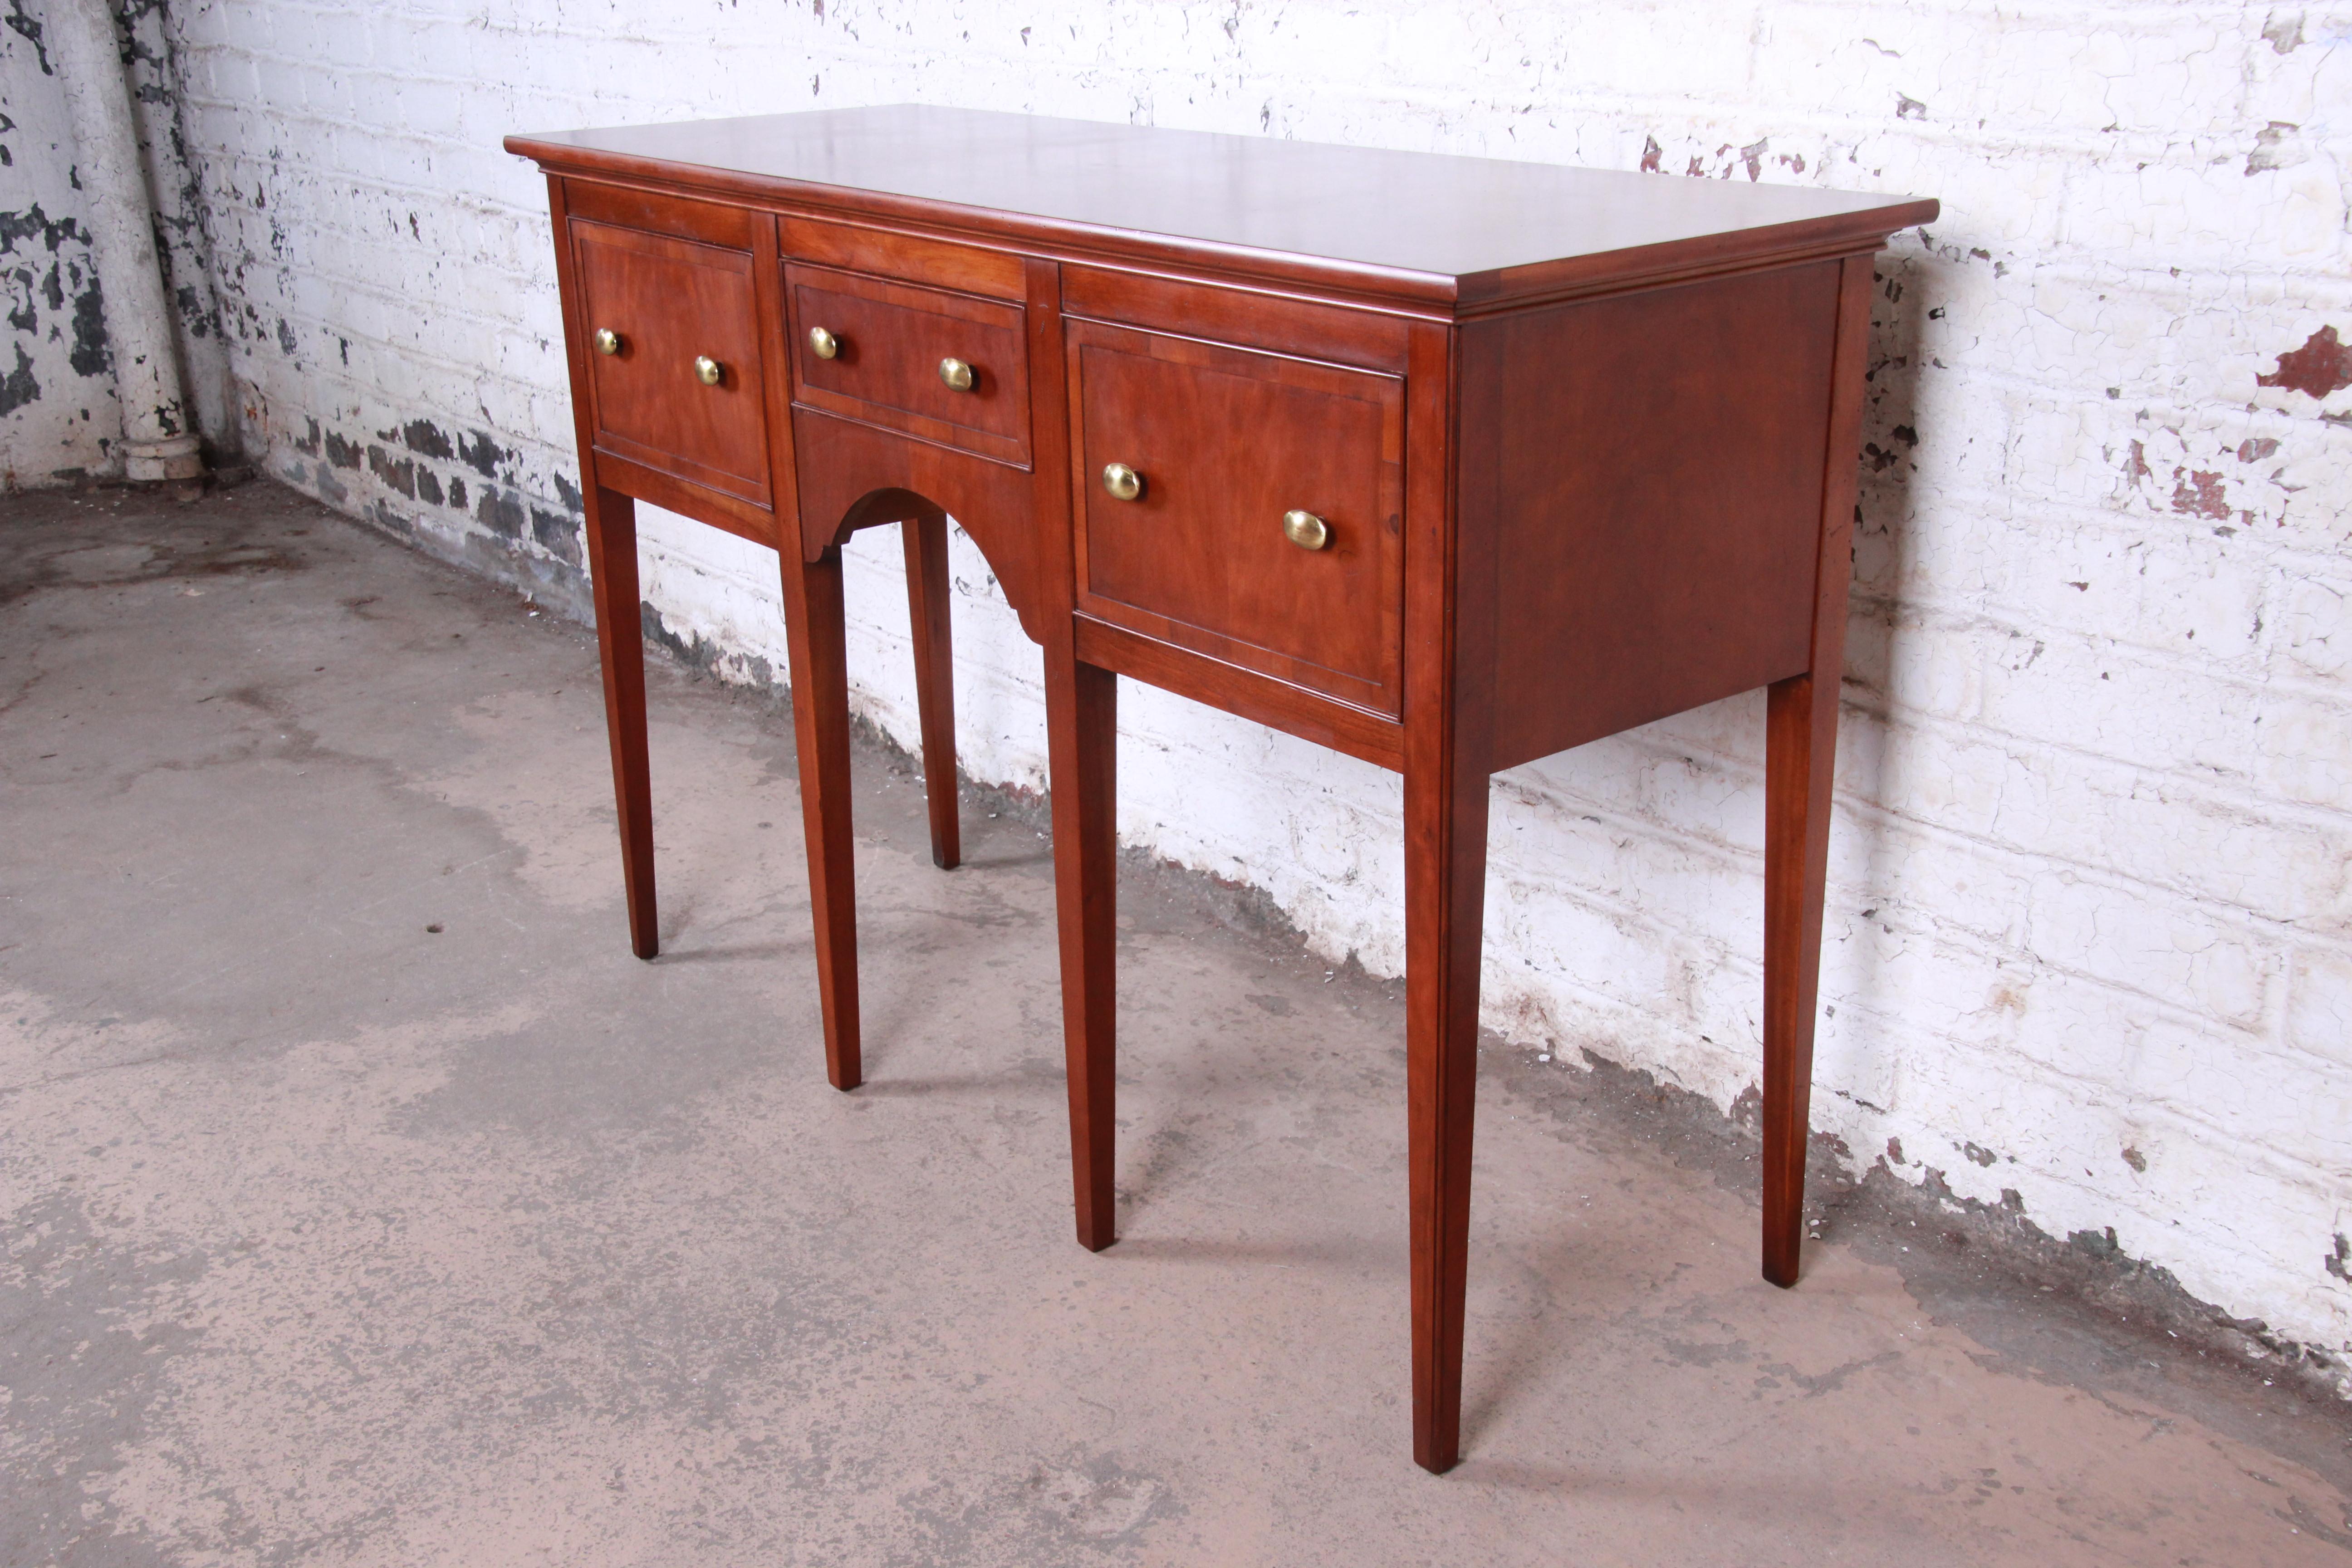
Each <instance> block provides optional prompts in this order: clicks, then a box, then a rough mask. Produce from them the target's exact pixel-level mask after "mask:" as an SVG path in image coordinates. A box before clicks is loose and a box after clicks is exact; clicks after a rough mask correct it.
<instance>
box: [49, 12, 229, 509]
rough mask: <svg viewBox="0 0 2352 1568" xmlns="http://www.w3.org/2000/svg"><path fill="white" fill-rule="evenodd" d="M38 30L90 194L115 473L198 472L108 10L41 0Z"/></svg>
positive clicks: (126, 86)
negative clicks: (113, 417) (109, 372)
mask: <svg viewBox="0 0 2352 1568" xmlns="http://www.w3.org/2000/svg"><path fill="white" fill-rule="evenodd" d="M42 32H43V34H44V35H45V37H47V40H48V42H49V47H51V48H52V49H54V50H55V51H56V54H57V60H58V74H59V76H61V77H62V78H63V79H64V81H65V89H66V107H67V109H68V111H69V112H70V113H71V114H72V116H73V127H74V143H75V151H76V154H77V155H76V158H75V162H74V169H75V173H76V174H78V175H79V178H80V180H81V186H82V189H83V191H84V192H85V193H87V195H89V232H90V241H91V245H90V250H91V260H92V262H93V263H94V264H95V265H96V267H97V268H98V288H99V296H100V299H101V300H103V301H104V303H105V307H106V337H107V344H108V347H109V348H110V351H111V353H112V356H113V360H114V390H115V396H116V400H117V401H118V402H119V403H121V405H122V463H123V477H124V478H126V479H134V480H157V479H196V478H199V477H201V476H202V475H203V473H204V471H205V469H204V459H203V458H201V457H199V456H198V455H197V443H196V434H195V428H194V426H195V420H194V417H193V416H191V415H190V413H189V410H188V403H187V396H186V392H185V388H184V384H183V383H182V381H181V377H180V356H179V349H178V344H177V340H176V337H175V335H174V333H173V330H172V307H171V301H170V300H168V299H167V298H166V297H165V295H164V292H163V268H162V265H161V258H159V257H158V256H157V254H156V247H155V211H154V202H153V199H152V197H151V196H150V195H149V194H148V190H147V172H146V168H145V166H144V165H143V164H142V162H141V160H140V157H139V124H138V121H137V120H136V118H135V117H134V115H133V111H132V109H131V80H130V78H129V77H128V76H127V75H126V74H125V73H124V71H123V68H122V40H121V36H120V35H119V34H118V33H117V32H116V31H115V26H114V10H113V7H112V6H111V5H110V4H108V3H107V0H49V4H48V6H47V26H44V27H43V28H42Z"/></svg>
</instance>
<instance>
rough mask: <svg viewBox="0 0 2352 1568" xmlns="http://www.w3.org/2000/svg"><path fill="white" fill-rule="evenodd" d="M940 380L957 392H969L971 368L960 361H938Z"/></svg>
mask: <svg viewBox="0 0 2352 1568" xmlns="http://www.w3.org/2000/svg"><path fill="white" fill-rule="evenodd" d="M940 380H941V381H944V382H946V383H947V384H948V385H949V386H950V387H951V388H953V389H954V390H955V391H957V392H970V391H971V366H970V365H968V364H966V363H963V361H961V360H960V359H943V360H941V361H940Z"/></svg>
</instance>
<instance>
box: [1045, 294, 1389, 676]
mask: <svg viewBox="0 0 2352 1568" xmlns="http://www.w3.org/2000/svg"><path fill="white" fill-rule="evenodd" d="M1064 342H1065V343H1066V349H1067V353H1068V356H1069V374H1070V390H1071V399H1070V417H1071V422H1072V426H1073V429H1072V433H1071V445H1072V447H1073V449H1074V451H1075V452H1076V461H1077V472H1076V475H1075V476H1074V477H1073V483H1074V484H1075V486H1076V492H1075V504H1074V507H1073V510H1074V513H1075V515H1076V519H1077V539H1076V547H1077V548H1076V556H1077V561H1076V565H1077V575H1078V584H1077V607H1078V609H1079V610H1080V611H1081V612H1083V613H1085V614H1087V615H1088V616H1094V617H1096V618H1097V619H1100V620H1103V621H1108V622H1109V623H1111V624H1113V625H1115V626H1123V627H1126V628H1127V629H1129V630H1130V631H1135V632H1139V633H1141V634H1142V635H1144V636H1147V637H1156V638H1159V639H1160V640H1162V641H1165V642H1170V643H1173V644H1175V645H1177V646H1179V647H1186V648H1190V649H1192V651H1194V652H1196V653H1202V654H1205V655H1208V656H1209V657H1211V658H1218V659H1222V660H1224V661H1225V662H1227V663H1231V664H1235V665H1239V666H1241V667H1243V668H1247V669H1254V670H1256V671H1258V672H1260V673H1261V674H1265V675H1269V676H1273V677H1275V678H1276V679H1280V680H1285V681H1288V682H1290V683H1291V684H1293V685H1296V686H1300V687H1304V688H1306V689H1309V690H1312V691H1317V692H1320V693H1322V694H1324V695H1327V696H1330V697H1336V698H1339V699H1340V700H1345V701H1348V702H1350V703H1353V704H1355V705H1357V706H1359V707H1361V708H1365V709H1368V710H1371V711H1374V712H1377V713H1382V714H1387V715H1391V716H1394V715H1396V714H1397V713H1399V712H1400V711H1401V709H1402V703H1401V695H1402V621H1403V604H1404V600H1403V594H1404V574H1403V563H1404V535H1403V523H1404V517H1403V513H1404V381H1403V378H1402V377H1401V376H1396V375H1389V374H1380V373H1377V372H1371V371H1362V370H1351V369H1347V368H1343V367H1341V366H1339V365H1333V364H1328V363H1318V362H1316V361H1313V360H1306V359H1298V358H1293V357H1291V356H1288V355H1285V354H1277V353H1266V352H1264V351H1262V350H1256V349H1244V348H1238V347H1234V346H1230V345H1226V344H1222V343H1212V342H1202V341H1200V340H1198V339H1193V338H1185V337H1177V336H1174V335H1171V334H1165V333H1155V332H1144V331H1135V330H1132V329H1130V328H1126V327H1118V326H1112V325H1109V324H1107V323H1104V322H1099V321H1076V320H1071V321H1066V323H1065V330H1064ZM1112 464H1118V465H1121V466H1123V467H1124V468H1129V469H1132V470H1133V471H1134V472H1135V474H1136V475H1137V476H1138V477H1139V480H1140V491H1139V493H1138V494H1136V495H1135V496H1134V497H1133V499H1122V498H1121V497H1120V496H1119V495H1118V494H1115V493H1113V490H1112V488H1111V487H1110V486H1109V485H1108V483H1107V481H1106V478H1105V470H1106V469H1107V468H1108V467H1109V466H1110V465H1112ZM1293 512H1301V513H1305V514H1307V517H1308V518H1309V519H1312V520H1314V521H1313V523H1302V526H1301V528H1300V530H1299V531H1300V532H1301V533H1303V534H1304V535H1305V536H1306V538H1307V542H1309V543H1312V542H1315V540H1316V538H1317V537H1318V531H1317V528H1316V526H1315V524H1319V529H1320V538H1321V543H1320V545H1319V547H1318V548H1307V547H1306V545H1303V544H1302V543H1300V542H1297V540H1294V538H1293V537H1292V536H1291V533H1290V531H1287V530H1286V526H1285V524H1286V517H1287V515H1288V514H1290V513H1293Z"/></svg>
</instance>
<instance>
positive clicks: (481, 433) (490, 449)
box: [457, 430, 507, 479]
mask: <svg viewBox="0 0 2352 1568" xmlns="http://www.w3.org/2000/svg"><path fill="white" fill-rule="evenodd" d="M506 456H507V451H506V448H505V447H500V446H499V444H498V443H497V442H496V441H494V440H492V439H491V438H490V434H489V432H488V431H487V430H477V431H475V432H474V434H473V437H472V438H471V439H468V438H467V437H463V436H460V437H457V460H458V461H459V462H461V463H463V464H465V465H466V466H467V468H471V469H473V470H474V472H476V473H478V474H479V475H481V476H482V478H484V479H497V478H498V477H499V460H500V459H501V458H505V457H506Z"/></svg>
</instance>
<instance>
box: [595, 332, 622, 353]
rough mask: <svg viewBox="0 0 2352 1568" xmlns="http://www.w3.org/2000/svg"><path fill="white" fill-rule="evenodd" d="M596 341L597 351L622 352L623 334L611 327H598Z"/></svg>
mask: <svg viewBox="0 0 2352 1568" xmlns="http://www.w3.org/2000/svg"><path fill="white" fill-rule="evenodd" d="M594 342H595V344H596V352H597V353H600V354H616V353H620V352H621V334H620V333H618V332H616V331H614V330H613V329H612V328H610V327H599V328H597V329H596V336H595V340H594Z"/></svg>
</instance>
